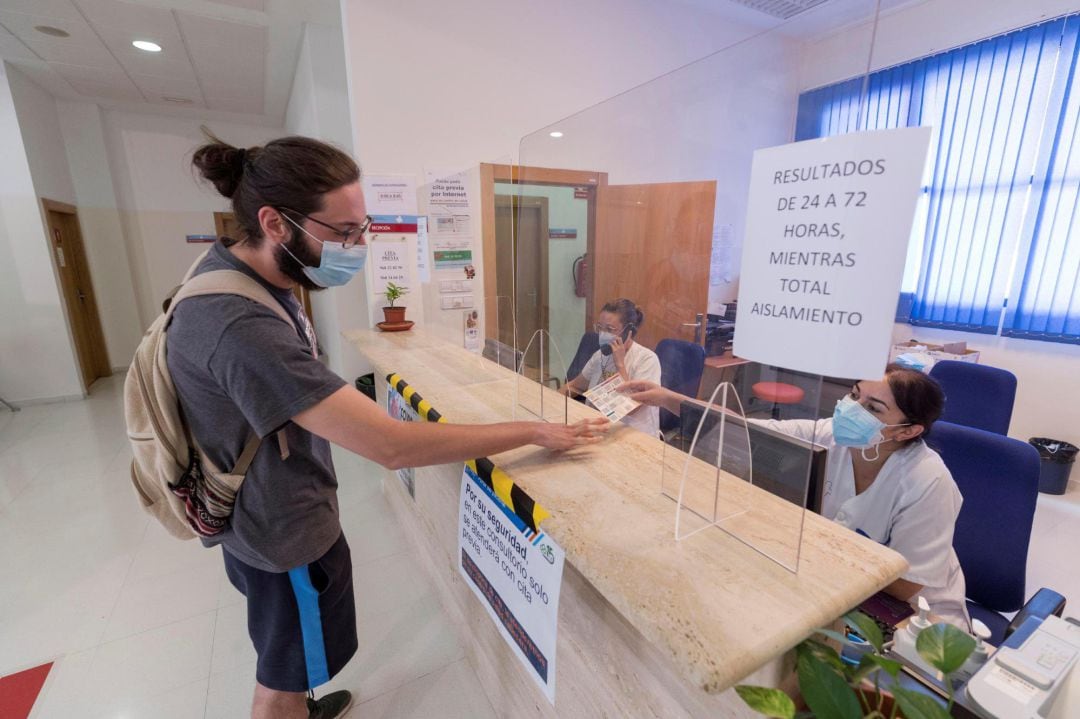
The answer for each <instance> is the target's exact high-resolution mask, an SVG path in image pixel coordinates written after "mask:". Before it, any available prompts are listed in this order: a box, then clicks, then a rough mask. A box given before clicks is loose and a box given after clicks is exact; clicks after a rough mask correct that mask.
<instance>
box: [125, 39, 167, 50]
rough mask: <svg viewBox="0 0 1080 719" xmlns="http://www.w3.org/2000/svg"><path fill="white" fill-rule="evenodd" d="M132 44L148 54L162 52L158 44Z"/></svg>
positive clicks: (136, 42) (144, 42)
mask: <svg viewBox="0 0 1080 719" xmlns="http://www.w3.org/2000/svg"><path fill="white" fill-rule="evenodd" d="M131 44H132V45H134V46H135V47H137V48H139V49H140V50H145V51H146V52H161V45H158V44H157V43H156V42H150V41H149V40H135V41H133V42H132V43H131Z"/></svg>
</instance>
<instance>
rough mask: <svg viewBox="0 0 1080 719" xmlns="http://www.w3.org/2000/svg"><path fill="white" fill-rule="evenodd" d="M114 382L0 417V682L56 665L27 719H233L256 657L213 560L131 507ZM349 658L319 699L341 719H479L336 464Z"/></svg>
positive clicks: (472, 692) (437, 627)
mask: <svg viewBox="0 0 1080 719" xmlns="http://www.w3.org/2000/svg"><path fill="white" fill-rule="evenodd" d="M122 384H123V378H122V377H119V376H117V377H111V378H109V379H105V380H101V381H99V382H97V383H96V384H95V385H94V387H93V391H92V392H91V397H90V398H89V399H87V400H85V401H82V402H70V403H64V404H52V405H39V406H31V407H25V408H23V409H22V411H20V412H18V413H16V414H11V413H9V412H7V411H5V410H0V548H2V550H0V577H2V579H0V676H3V675H7V674H11V673H13V672H16V671H19V670H20V669H25V668H28V667H31V666H35V665H38V664H42V663H45V662H47V661H50V660H54V659H55V660H57V664H56V666H55V667H54V668H53V670H52V672H51V674H50V676H49V678H48V680H47V682H46V684H45V687H44V689H43V691H42V694H41V696H40V698H39V699H38V702H37V705H36V706H35V708H34V713H33V714H32V716H33V717H35V718H36V719H46V718H53V717H55V718H58V719H72V718H74V717H78V718H79V719H84V718H85V719H92V718H93V717H109V718H112V717H117V718H119V717H124V719H136V718H139V719H141V718H142V717H147V718H153V719H166V718H167V719H174V718H175V719H195V718H198V717H214V718H218V717H221V718H226V717H227V718H229V719H235V718H237V717H245V716H248V715H249V712H250V706H251V693H252V691H253V689H254V682H255V679H254V673H255V665H254V661H255V654H254V651H253V650H252V648H251V643H250V641H249V639H248V636H247V625H246V607H245V605H244V603H243V597H242V596H241V595H240V594H239V593H237V592H236V591H235V590H234V589H233V588H232V586H231V585H230V584H229V583H228V581H227V580H226V578H225V572H224V570H223V568H222V562H221V553H220V550H207V549H203V548H202V547H201V546H200V545H199V544H197V543H195V542H181V541H178V540H175V539H172V538H171V537H169V536H168V535H167V534H166V533H165V532H164V530H162V529H161V528H160V527H159V526H158V525H157V524H156V523H154V522H151V521H149V520H148V519H147V517H146V516H145V515H143V514H142V513H141V512H140V511H139V510H138V509H137V507H136V505H135V500H134V498H133V496H132V494H131V489H130V484H129V480H128V474H127V464H128V462H129V461H130V457H131V455H130V452H129V450H128V448H127V440H126V438H125V434H124V427H123V416H122V415H123V411H122V397H121V388H122ZM335 460H336V464H337V467H338V474H339V479H340V482H341V486H342V490H341V496H340V498H341V508H342V519H343V524H344V526H345V533H346V536H347V537H348V538H349V543H350V545H351V547H352V556H353V565H354V567H353V570H354V573H355V585H356V594H357V598H356V599H357V614H358V624H359V634H360V646H361V648H360V651H359V652H358V654H357V656H356V657H355V658H354V659H353V660H352V662H351V663H350V664H349V666H348V667H347V668H346V669H345V671H344V672H342V674H340V675H339V676H338V677H336V678H335V679H334V681H333V682H332V683H331V684H330V685H328V686H327V687H326V689H327V690H332V689H338V688H348V689H351V690H352V691H353V692H354V694H356V696H357V702H358V703H357V704H356V705H355V706H354V708H353V709H352V710H351V711H350V712H349V714H348V716H349V717H430V716H434V715H440V716H445V717H463V718H464V717H468V718H470V719H472V718H474V717H480V718H483V717H493V716H494V713H493V711H492V709H491V706H490V705H489V704H488V702H487V699H486V698H485V697H484V692H483V690H482V689H481V687H480V686H479V683H478V681H477V679H476V675H475V673H474V672H473V670H472V669H471V668H470V667H469V665H468V663H467V662H466V661H465V659H464V653H463V651H462V647H461V645H460V644H459V642H458V641H457V638H456V635H455V632H454V628H453V627H452V625H451V624H450V622H449V620H448V619H447V617H446V615H445V614H444V612H443V611H442V609H441V608H440V607H439V604H438V602H437V601H436V600H435V598H434V596H433V595H432V588H431V586H430V584H429V583H428V582H427V580H426V579H425V578H424V574H423V572H422V571H421V569H420V568H419V566H418V565H417V562H416V560H415V558H414V557H413V556H412V554H411V553H410V550H409V546H408V543H407V542H406V540H405V537H404V535H403V534H402V533H401V530H400V529H399V528H398V526H397V525H396V523H395V522H394V519H393V516H392V514H391V512H390V508H389V506H388V505H387V504H386V501H385V500H384V499H383V497H382V494H381V492H380V490H379V484H378V479H377V476H378V475H377V473H376V472H375V471H374V470H373V469H372V467H371V466H370V465H368V464H366V463H365V462H364V460H361V459H360V458H358V457H356V456H354V455H349V454H347V453H344V452H342V453H337V451H336V450H335Z"/></svg>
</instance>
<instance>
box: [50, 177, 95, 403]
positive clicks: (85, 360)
mask: <svg viewBox="0 0 1080 719" xmlns="http://www.w3.org/2000/svg"><path fill="white" fill-rule="evenodd" d="M41 208H42V214H43V215H44V219H45V232H46V238H45V241H46V243H47V244H48V246H49V256H50V258H51V260H52V264H53V268H54V269H55V271H56V276H57V279H58V280H59V283H60V296H61V297H62V298H63V301H64V314H65V318H66V320H67V324H68V332H69V333H70V334H71V340H72V344H73V345H74V349H75V359H76V361H77V362H78V363H79V373H80V380H81V381H82V383H83V389H84V390H88V389H90V385H91V384H93V383H94V381H95V380H97V379H99V378H101V377H108V376H110V375H111V374H112V366H111V365H110V363H109V353H108V349H107V348H106V346H105V333H104V331H103V330H102V328H101V313H100V312H98V305H97V297H96V295H95V294H94V279H93V277H92V275H91V273H90V264H89V261H88V260H87V257H86V243H85V242H84V241H83V235H82V225H81V223H80V222H79V212H78V208H77V207H75V205H71V204H68V203H66V202H58V201H56V200H49V199H46V198H44V197H43V198H41ZM54 212H55V213H57V214H60V215H67V216H69V218H70V220H72V227H73V228H74V234H73V235H72V236H71V237H68V238H66V241H65V248H64V255H65V261H66V262H65V264H66V263H67V262H73V263H74V266H75V271H76V272H78V273H79V274H80V275H82V276H83V278H84V281H85V283H86V287H84V288H82V291H83V293H84V295H83V296H84V303H85V307H86V309H87V312H88V315H89V317H88V323H89V324H88V325H87V326H82V321H83V314H82V312H81V311H79V309H78V307H76V305H75V302H76V300H77V294H76V293H77V292H78V290H79V288H77V287H74V286H72V285H71V283H70V282H69V281H68V279H67V274H66V273H65V272H64V268H63V267H61V266H60V263H59V261H58V258H57V254H56V243H55V238H56V233H57V232H58V231H59V229H60V228H57V227H55V226H54V225H53V221H52V217H51V214H50V213H54ZM80 332H82V334H80ZM80 336H82V337H84V338H85V339H86V346H85V347H83V346H82V345H81V343H80V340H79V339H78V338H79V337H80Z"/></svg>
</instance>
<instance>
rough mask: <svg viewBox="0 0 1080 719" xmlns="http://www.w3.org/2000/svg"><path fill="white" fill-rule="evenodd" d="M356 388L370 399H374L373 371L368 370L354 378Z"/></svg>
mask: <svg viewBox="0 0 1080 719" xmlns="http://www.w3.org/2000/svg"><path fill="white" fill-rule="evenodd" d="M356 389H358V390H360V391H361V392H363V393H364V394H366V395H367V396H368V398H370V399H371V401H372V402H374V401H375V373H374V372H370V373H368V374H365V375H361V376H359V377H357V378H356Z"/></svg>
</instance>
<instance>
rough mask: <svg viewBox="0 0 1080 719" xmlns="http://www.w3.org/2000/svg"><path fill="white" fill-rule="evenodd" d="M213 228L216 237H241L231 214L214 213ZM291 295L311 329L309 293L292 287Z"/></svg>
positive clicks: (298, 286)
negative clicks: (302, 310) (298, 302)
mask: <svg viewBox="0 0 1080 719" xmlns="http://www.w3.org/2000/svg"><path fill="white" fill-rule="evenodd" d="M214 227H215V228H216V230H217V236H218V237H228V238H230V239H233V240H237V241H239V240H240V238H241V237H242V236H243V232H242V231H241V230H240V223H239V222H237V221H236V216H235V215H234V214H233V213H231V212H215V213H214ZM293 294H294V295H295V296H296V299H298V300H299V301H300V306H301V307H303V308H304V314H306V315H307V317H308V322H310V323H311V326H312V327H315V318H314V316H313V315H312V314H311V293H310V292H308V291H307V288H304V287H301V286H300V285H296V286H295V287H293ZM320 344H321V343H320Z"/></svg>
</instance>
